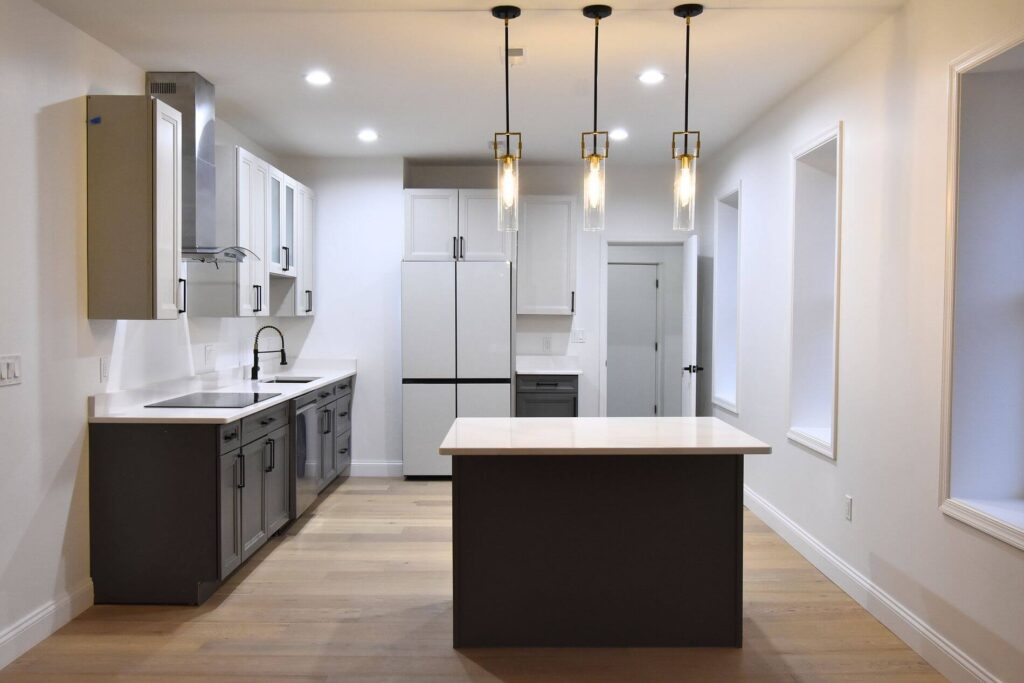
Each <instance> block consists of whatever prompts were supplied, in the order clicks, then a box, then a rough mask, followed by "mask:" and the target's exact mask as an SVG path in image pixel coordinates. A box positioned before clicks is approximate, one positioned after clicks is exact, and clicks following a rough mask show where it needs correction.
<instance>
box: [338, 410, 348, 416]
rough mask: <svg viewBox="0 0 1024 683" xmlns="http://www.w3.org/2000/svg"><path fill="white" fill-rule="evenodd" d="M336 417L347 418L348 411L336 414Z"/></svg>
mask: <svg viewBox="0 0 1024 683" xmlns="http://www.w3.org/2000/svg"><path fill="white" fill-rule="evenodd" d="M338 417H348V411H347V410H346V411H345V412H344V413H338Z"/></svg>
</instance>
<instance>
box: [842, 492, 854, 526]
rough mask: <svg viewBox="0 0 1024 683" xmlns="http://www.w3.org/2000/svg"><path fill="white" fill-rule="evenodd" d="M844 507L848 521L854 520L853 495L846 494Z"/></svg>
mask: <svg viewBox="0 0 1024 683" xmlns="http://www.w3.org/2000/svg"><path fill="white" fill-rule="evenodd" d="M843 508H844V510H843V511H844V513H845V516H846V521H847V522H852V521H853V496H845V497H844V499H843Z"/></svg>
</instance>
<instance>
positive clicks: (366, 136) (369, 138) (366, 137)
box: [359, 128, 380, 142]
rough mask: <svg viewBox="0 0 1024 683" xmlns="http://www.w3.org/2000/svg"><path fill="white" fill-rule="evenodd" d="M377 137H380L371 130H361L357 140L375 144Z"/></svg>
mask: <svg viewBox="0 0 1024 683" xmlns="http://www.w3.org/2000/svg"><path fill="white" fill-rule="evenodd" d="M378 137H380V136H379V135H377V131H375V130H374V129H373V128H363V129H362V130H361V131H359V139H360V140H362V141H363V142H376V141H377V138H378Z"/></svg>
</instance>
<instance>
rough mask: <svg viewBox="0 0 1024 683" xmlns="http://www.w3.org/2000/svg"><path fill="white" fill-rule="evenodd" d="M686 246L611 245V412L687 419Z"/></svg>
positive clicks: (608, 379) (608, 381)
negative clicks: (685, 334)
mask: <svg viewBox="0 0 1024 683" xmlns="http://www.w3.org/2000/svg"><path fill="white" fill-rule="evenodd" d="M683 251H684V250H683V244H682V243H666V244H660V245H652V244H644V245H630V244H618V245H609V246H608V256H607V278H606V283H607V290H606V291H607V294H606V299H605V301H606V304H607V314H606V316H605V321H606V328H605V339H606V342H605V410H606V412H605V414H606V415H608V416H609V417H641V416H647V417H654V416H658V417H661V416H682V415H687V414H690V415H692V414H693V413H692V412H687V409H686V407H685V406H684V394H685V393H686V392H685V391H684V387H683V375H684V373H683V370H682V368H683V366H684V362H683V359H684V350H683V345H684V343H683V337H684V335H683V328H684V315H683V312H684V303H683V297H684V291H683V290H684V287H683V281H684V273H683V270H684V267H683V266H684V258H683Z"/></svg>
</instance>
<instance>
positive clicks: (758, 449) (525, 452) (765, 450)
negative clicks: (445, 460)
mask: <svg viewBox="0 0 1024 683" xmlns="http://www.w3.org/2000/svg"><path fill="white" fill-rule="evenodd" d="M437 452H438V454H439V455H448V456H452V457H466V456H476V457H487V456H501V455H516V456H531V455H539V456H565V457H572V456H583V455H680V456H683V455H768V454H770V453H771V452H772V447H771V446H767V445H764V446H754V447H749V448H747V447H739V446H735V447H734V446H721V447H716V448H621V447H618V448H616V447H607V448H573V449H567V448H439V449H438V451H437Z"/></svg>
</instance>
